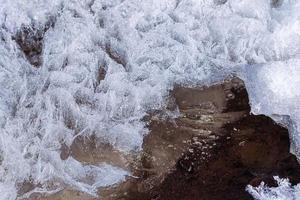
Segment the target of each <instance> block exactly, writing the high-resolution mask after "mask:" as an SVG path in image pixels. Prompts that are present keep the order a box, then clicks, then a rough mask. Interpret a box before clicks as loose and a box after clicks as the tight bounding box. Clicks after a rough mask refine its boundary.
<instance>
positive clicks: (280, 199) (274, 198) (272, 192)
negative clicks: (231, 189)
mask: <svg viewBox="0 0 300 200" xmlns="http://www.w3.org/2000/svg"><path fill="white" fill-rule="evenodd" d="M274 179H275V180H276V182H277V184H278V186H277V187H268V186H267V185H265V183H264V182H262V183H261V184H260V185H259V186H258V187H252V186H248V187H247V188H246V190H247V191H248V192H249V193H250V194H251V195H252V196H253V197H254V198H255V199H257V200H291V199H292V200H299V199H300V185H299V184H298V185H295V186H292V185H291V183H290V182H289V180H288V179H280V178H279V177H274Z"/></svg>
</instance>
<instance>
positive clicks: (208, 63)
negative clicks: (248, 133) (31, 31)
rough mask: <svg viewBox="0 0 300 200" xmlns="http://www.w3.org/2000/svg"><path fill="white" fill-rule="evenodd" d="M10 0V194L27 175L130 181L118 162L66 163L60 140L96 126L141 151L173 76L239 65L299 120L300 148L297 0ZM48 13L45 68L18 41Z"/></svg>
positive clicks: (1, 77)
mask: <svg viewBox="0 0 300 200" xmlns="http://www.w3.org/2000/svg"><path fill="white" fill-rule="evenodd" d="M0 5H1V8H0V23H1V26H0V152H1V154H0V156H1V165H0V177H1V179H0V193H1V194H3V195H1V196H0V199H1V200H2V199H5V200H13V199H16V198H17V190H18V187H17V185H20V183H22V182H24V181H29V180H30V181H33V182H34V183H36V184H38V183H40V184H41V185H43V186H44V187H43V188H38V189H36V190H39V191H47V189H49V187H47V186H48V185H47V183H51V182H53V181H55V183H57V187H56V188H52V189H54V190H57V189H59V188H60V187H62V186H63V185H68V186H71V187H73V188H74V189H78V190H81V191H84V192H87V193H89V194H92V195H95V191H96V189H97V188H98V187H102V186H107V185H111V184H113V183H116V182H119V181H121V180H123V179H124V176H125V175H128V174H129V173H127V172H125V171H123V170H121V169H118V168H115V167H113V166H108V165H100V166H84V165H83V164H81V163H79V162H77V161H76V160H74V159H73V158H72V157H70V158H68V159H67V160H61V158H60V148H61V145H62V144H65V145H67V146H70V145H71V144H72V142H73V140H74V139H75V138H76V136H77V135H79V134H80V135H85V136H89V135H95V136H96V137H97V139H98V140H99V141H101V142H106V143H109V144H111V145H113V146H114V147H115V148H117V149H119V150H120V151H123V152H125V153H130V152H131V151H138V150H140V149H141V145H142V140H143V136H144V135H145V134H147V129H146V128H145V126H144V122H143V121H141V119H142V118H143V117H144V116H145V115H146V113H147V112H150V111H152V110H156V109H163V108H164V106H165V98H166V97H167V95H168V91H169V90H170V89H172V87H173V86H174V84H185V85H196V84H198V85H199V84H210V83H212V82H216V81H221V80H222V79H223V78H224V77H225V76H227V75H229V74H231V73H233V72H234V73H237V74H238V75H239V76H241V77H242V78H243V79H244V80H245V82H246V86H247V90H248V91H249V94H250V101H251V106H252V111H253V112H254V113H262V114H266V115H269V116H271V117H274V118H275V119H276V120H280V121H281V122H282V123H285V124H286V125H287V126H288V127H289V130H290V134H291V139H292V143H293V145H292V147H293V149H292V152H293V153H295V154H296V155H297V156H299V154H298V149H300V148H299V147H300V139H299V138H300V136H298V134H299V132H300V130H299V128H297V127H300V124H299V123H300V110H299V103H300V100H299V99H300V98H299V94H300V88H299V82H300V81H299V80H300V78H299V77H300V70H299V69H300V12H299V10H300V1H299V0H278V1H276V0H272V1H271V0H227V1H226V0H113V1H112V0H0ZM49 21H51V22H53V27H50V28H49V29H48V30H47V31H46V33H45V35H44V39H43V42H44V45H43V52H42V58H43V64H42V65H41V66H40V67H39V68H35V67H33V66H32V65H30V64H29V62H28V61H27V59H26V57H25V56H24V55H23V53H22V51H21V50H20V48H19V46H18V45H17V44H16V42H15V40H13V38H14V36H15V35H16V33H17V32H18V31H19V30H21V27H22V26H28V27H35V28H36V27H37V28H39V29H40V30H42V29H44V27H45V26H46V24H47V23H49ZM105 73H106V75H105V77H104V74H105ZM99 74H102V75H103V77H100V76H99ZM103 78H104V79H103ZM102 79H103V80H102ZM103 171H104V172H105V173H102V172H103ZM87 173H90V174H94V175H95V178H93V182H92V183H87V182H86V181H85V176H86V174H87ZM105 174H106V175H107V176H106V175H105ZM51 186H53V185H51Z"/></svg>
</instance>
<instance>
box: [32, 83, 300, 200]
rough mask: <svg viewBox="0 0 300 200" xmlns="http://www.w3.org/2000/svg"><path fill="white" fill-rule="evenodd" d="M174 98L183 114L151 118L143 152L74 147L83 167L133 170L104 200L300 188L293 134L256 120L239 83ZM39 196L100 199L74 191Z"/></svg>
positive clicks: (176, 93) (210, 198)
mask: <svg viewBox="0 0 300 200" xmlns="http://www.w3.org/2000/svg"><path fill="white" fill-rule="evenodd" d="M170 94H171V95H170V106H169V108H170V109H171V110H172V109H173V110H176V109H177V108H178V110H179V111H180V116H178V117H177V118H175V119H173V118H168V117H166V116H161V115H159V114H153V115H151V116H148V118H147V119H148V122H149V129H150V133H149V134H148V135H147V136H146V137H145V138H144V144H143V152H142V153H141V154H139V155H135V156H128V155H123V154H122V153H120V152H118V151H116V150H114V149H113V148H112V147H108V148H105V145H95V142H93V141H92V140H88V141H86V140H84V139H82V138H78V140H77V141H75V143H74V144H73V145H72V146H71V149H70V153H69V154H70V155H69V156H72V157H74V158H75V159H77V160H79V161H81V162H84V163H89V164H97V163H101V162H108V163H110V164H112V165H116V166H120V167H123V168H126V169H130V170H131V171H132V173H133V177H129V178H128V179H127V181H125V182H124V183H121V184H119V185H114V186H113V187H109V188H102V189H100V190H99V194H100V195H101V198H100V199H105V200H115V199H124V200H125V199H126V200H147V199H149V200H150V199H156V200H158V199H162V200H173V199H174V200H175V199H186V200H194V199H195V200H196V199H197V200H199V199H200V200H218V199H222V200H223V199H228V200H229V199H230V200H234V199H239V200H240V199H252V197H251V196H250V195H249V194H248V193H247V192H246V191H245V187H246V186H247V185H248V184H251V185H253V186H257V185H258V184H260V183H261V181H264V182H266V183H267V184H268V185H270V186H274V185H276V183H275V182H274V181H273V176H274V175H279V176H280V177H285V178H286V177H287V178H289V179H290V180H291V182H292V183H294V184H295V183H299V182H300V167H299V164H298V163H297V160H296V157H295V156H293V155H292V154H290V153H289V136H288V131H287V130H286V129H285V128H282V127H281V126H279V125H277V124H275V123H274V121H272V120H271V119H270V118H268V117H265V116H254V115H251V114H250V107H249V104H248V95H247V92H246V90H245V88H244V86H243V83H242V82H241V81H240V80H239V79H232V80H229V81H225V82H224V83H223V84H220V85H215V86H211V87H201V88H184V87H177V88H175V89H174V90H173V91H172V92H171V93H170ZM39 198H40V199H49V200H71V199H84V200H89V199H96V198H92V197H88V196H86V195H85V194H82V193H79V192H74V191H72V190H71V189H66V190H64V191H61V192H59V193H57V194H55V195H52V196H48V197H43V198H41V197H39ZM39 198H36V199H39Z"/></svg>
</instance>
